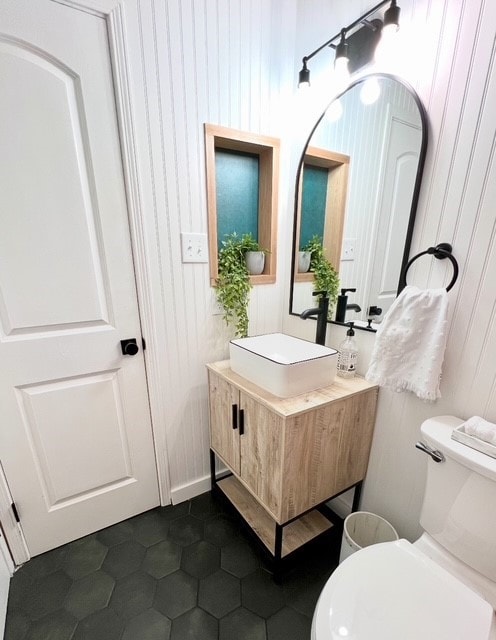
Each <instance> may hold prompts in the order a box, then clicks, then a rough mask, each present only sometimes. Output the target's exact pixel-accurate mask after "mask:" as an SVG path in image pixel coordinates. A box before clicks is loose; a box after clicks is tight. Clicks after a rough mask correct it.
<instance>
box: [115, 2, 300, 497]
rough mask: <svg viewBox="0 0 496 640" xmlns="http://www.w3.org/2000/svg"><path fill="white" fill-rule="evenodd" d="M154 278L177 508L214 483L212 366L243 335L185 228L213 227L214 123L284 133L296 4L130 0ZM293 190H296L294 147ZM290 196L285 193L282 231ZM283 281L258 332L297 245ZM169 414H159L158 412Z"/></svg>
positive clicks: (166, 450)
mask: <svg viewBox="0 0 496 640" xmlns="http://www.w3.org/2000/svg"><path fill="white" fill-rule="evenodd" d="M123 2H124V5H125V16H126V32H127V36H128V43H129V52H128V53H129V62H130V66H131V73H132V83H131V85H132V91H133V96H132V97H133V106H134V110H135V116H136V117H135V120H136V121H135V127H136V141H137V149H138V156H137V158H136V161H137V166H138V171H139V178H140V197H141V199H142V201H143V203H144V207H143V209H144V215H145V221H144V223H145V229H144V242H145V245H146V253H147V259H148V263H149V268H150V272H151V273H152V274H153V275H152V280H153V281H152V282H151V298H152V302H153V305H154V309H155V311H154V315H155V324H156V327H155V335H151V336H145V337H147V338H148V344H149V346H150V348H149V350H148V354H147V357H148V358H149V359H152V360H153V365H154V367H155V372H156V373H157V375H158V376H159V377H160V379H161V381H162V382H161V385H160V387H161V390H162V391H161V394H160V393H159V396H160V397H158V398H152V403H153V402H155V405H154V406H155V415H154V417H155V428H156V431H157V435H158V437H157V445H158V448H159V455H160V457H161V459H163V460H164V465H163V467H164V468H166V469H167V471H168V474H169V476H170V486H171V489H172V497H173V500H174V501H179V500H182V499H185V498H187V497H189V496H190V495H191V494H194V493H197V492H198V491H201V490H207V489H208V488H209V486H210V485H209V480H208V478H209V476H208V473H209V471H208V469H209V467H208V406H207V386H206V383H207V376H206V370H205V363H207V362H210V361H215V360H220V359H224V358H226V357H227V355H228V342H229V339H230V338H231V337H232V333H231V331H230V330H228V329H226V327H225V324H224V322H223V321H222V318H221V316H219V315H213V311H214V309H215V305H214V304H213V299H214V298H213V292H212V289H211V288H210V284H209V268H208V264H183V263H182V262H181V251H180V232H181V231H189V232H200V233H201V232H203V233H206V232H207V212H206V188H205V162H204V143H203V124H204V123H205V122H209V123H213V124H219V125H223V126H227V127H232V128H235V129H241V130H244V131H251V132H255V133H261V134H267V135H271V136H275V137H281V132H282V131H283V129H284V126H285V120H284V114H285V105H286V104H287V102H288V94H289V93H292V92H293V90H294V88H295V82H294V75H293V69H294V38H295V35H294V34H295V24H296V22H295V20H296V4H295V0H251V1H250V2H246V1H245V0H188V1H186V0H167V2H163V0H123ZM281 151H282V158H283V159H282V162H281V185H285V184H287V183H288V163H287V162H286V161H285V160H284V154H285V153H286V150H285V149H284V147H283V148H282V150H281ZM286 206H287V197H286V193H285V189H284V186H283V187H282V188H281V194H280V213H281V224H280V226H281V227H282V226H284V224H285V220H286ZM279 242H280V251H281V253H282V255H281V259H280V260H279V265H278V273H277V282H276V284H273V285H265V286H258V287H256V288H255V289H254V290H253V293H252V296H251V303H250V333H252V334H256V333H265V332H270V331H274V330H279V329H280V328H281V324H282V316H283V313H284V312H285V311H286V307H287V302H286V301H285V300H284V286H283V284H282V283H283V282H285V281H286V279H287V277H289V276H286V274H285V269H286V266H285V262H286V258H287V250H286V247H285V246H284V245H285V239H284V234H281V235H280V239H279ZM157 408H158V411H157Z"/></svg>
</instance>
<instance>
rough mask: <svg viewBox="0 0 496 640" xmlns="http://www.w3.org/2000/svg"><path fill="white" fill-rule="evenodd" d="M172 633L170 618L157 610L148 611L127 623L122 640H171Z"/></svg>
mask: <svg viewBox="0 0 496 640" xmlns="http://www.w3.org/2000/svg"><path fill="white" fill-rule="evenodd" d="M170 631H171V621H170V620H169V619H168V618H166V617H165V616H163V615H162V614H161V613H159V612H158V611H155V609H147V610H146V611H143V612H142V613H140V614H139V615H138V616H136V617H134V618H131V620H129V621H128V622H127V623H126V626H125V628H124V633H123V635H122V640H137V639H138V638H139V640H169V638H170ZM185 637H186V636H185Z"/></svg>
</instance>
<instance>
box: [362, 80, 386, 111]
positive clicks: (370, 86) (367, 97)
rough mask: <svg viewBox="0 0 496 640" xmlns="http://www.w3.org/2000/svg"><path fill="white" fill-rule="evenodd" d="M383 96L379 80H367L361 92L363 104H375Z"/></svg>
mask: <svg viewBox="0 0 496 640" xmlns="http://www.w3.org/2000/svg"><path fill="white" fill-rule="evenodd" d="M380 95H381V87H380V85H379V81H378V80H377V78H367V80H365V82H364V83H363V85H362V88H361V90H360V100H361V101H362V104H366V105H369V104H374V102H377V100H378V99H379V96H380Z"/></svg>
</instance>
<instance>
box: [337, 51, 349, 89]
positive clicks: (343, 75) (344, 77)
mask: <svg viewBox="0 0 496 640" xmlns="http://www.w3.org/2000/svg"><path fill="white" fill-rule="evenodd" d="M334 76H335V86H336V90H337V91H338V92H341V91H344V90H345V89H346V87H347V86H348V83H349V81H350V72H349V70H348V58H336V60H335V61H334Z"/></svg>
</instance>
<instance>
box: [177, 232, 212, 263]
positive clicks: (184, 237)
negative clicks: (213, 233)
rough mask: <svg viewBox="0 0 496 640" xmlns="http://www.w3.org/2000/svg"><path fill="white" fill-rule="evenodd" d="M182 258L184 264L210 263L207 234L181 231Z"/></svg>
mask: <svg viewBox="0 0 496 640" xmlns="http://www.w3.org/2000/svg"><path fill="white" fill-rule="evenodd" d="M181 256H182V261H183V262H208V242H207V234H206V233H189V232H185V231H181Z"/></svg>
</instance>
